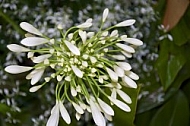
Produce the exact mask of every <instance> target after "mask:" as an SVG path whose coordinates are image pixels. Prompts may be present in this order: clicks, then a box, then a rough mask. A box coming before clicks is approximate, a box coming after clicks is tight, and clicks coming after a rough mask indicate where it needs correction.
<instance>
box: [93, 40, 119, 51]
mask: <svg viewBox="0 0 190 126" xmlns="http://www.w3.org/2000/svg"><path fill="white" fill-rule="evenodd" d="M116 43H117V41H114V42H111V43H109V44H107V45H104V46H102V47H101V48H99V49H97V50H95V51H96V52H99V51H100V50H102V49H104V48H106V47H109V46H111V45H114V44H116Z"/></svg>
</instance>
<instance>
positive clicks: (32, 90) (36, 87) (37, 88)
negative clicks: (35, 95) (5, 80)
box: [29, 84, 43, 92]
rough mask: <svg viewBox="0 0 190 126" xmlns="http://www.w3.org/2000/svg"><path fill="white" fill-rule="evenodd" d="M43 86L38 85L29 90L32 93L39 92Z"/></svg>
mask: <svg viewBox="0 0 190 126" xmlns="http://www.w3.org/2000/svg"><path fill="white" fill-rule="evenodd" d="M42 86H43V84H42V85H38V86H33V87H31V88H30V89H29V91H30V92H36V91H37V90H39V89H40V88H41V87H42Z"/></svg>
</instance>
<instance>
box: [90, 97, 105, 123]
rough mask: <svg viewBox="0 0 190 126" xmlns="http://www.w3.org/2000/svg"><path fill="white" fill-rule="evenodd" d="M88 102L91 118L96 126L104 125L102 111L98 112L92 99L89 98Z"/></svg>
mask: <svg viewBox="0 0 190 126" xmlns="http://www.w3.org/2000/svg"><path fill="white" fill-rule="evenodd" d="M89 104H90V108H91V111H92V117H93V120H94V122H95V123H96V125H97V126H106V122H105V119H104V117H103V115H102V113H101V112H100V110H99V108H98V106H97V104H96V103H95V102H94V101H93V100H92V99H90V100H89Z"/></svg>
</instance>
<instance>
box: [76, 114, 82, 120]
mask: <svg viewBox="0 0 190 126" xmlns="http://www.w3.org/2000/svg"><path fill="white" fill-rule="evenodd" d="M75 117H76V119H77V120H78V121H79V120H80V118H81V114H79V113H78V112H77V113H76V114H75Z"/></svg>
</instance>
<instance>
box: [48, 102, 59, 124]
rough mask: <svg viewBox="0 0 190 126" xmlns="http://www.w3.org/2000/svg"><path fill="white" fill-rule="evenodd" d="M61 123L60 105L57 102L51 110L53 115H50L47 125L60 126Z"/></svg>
mask: <svg viewBox="0 0 190 126" xmlns="http://www.w3.org/2000/svg"><path fill="white" fill-rule="evenodd" d="M58 123H59V106H58V105H57V104H56V105H55V106H54V107H53V108H52V111H51V116H50V117H49V119H48V121H47V124H46V126H58Z"/></svg>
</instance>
